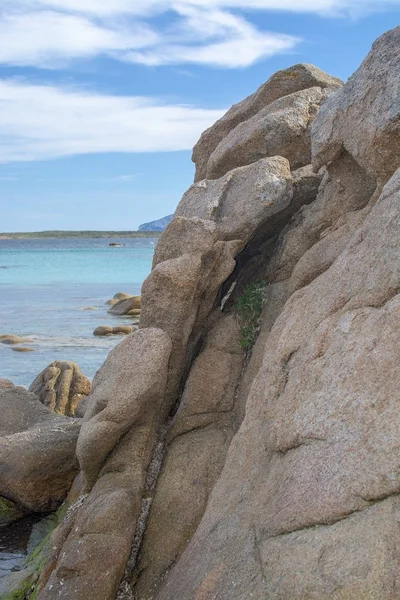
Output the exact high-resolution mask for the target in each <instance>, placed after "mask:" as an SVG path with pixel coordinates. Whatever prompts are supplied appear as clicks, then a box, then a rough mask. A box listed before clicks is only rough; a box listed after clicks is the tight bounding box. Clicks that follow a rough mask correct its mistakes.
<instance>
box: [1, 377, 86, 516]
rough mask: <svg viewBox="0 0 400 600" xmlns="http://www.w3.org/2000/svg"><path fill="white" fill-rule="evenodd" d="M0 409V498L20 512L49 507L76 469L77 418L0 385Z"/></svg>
mask: <svg viewBox="0 0 400 600" xmlns="http://www.w3.org/2000/svg"><path fill="white" fill-rule="evenodd" d="M0 412H1V415H2V418H1V422H0V436H1V437H0V497H3V498H6V499H7V500H10V501H12V502H13V503H14V504H15V505H16V506H17V507H18V508H19V509H20V510H21V511H22V512H24V513H29V512H48V511H51V510H54V509H55V508H57V506H58V505H59V504H60V502H61V501H62V500H63V499H64V498H65V496H66V494H67V492H68V490H69V488H70V487H71V483H72V481H73V479H74V477H75V475H76V474H77V472H78V461H77V459H76V456H75V447H76V441H77V438H78V434H79V430H80V422H79V421H77V420H76V419H69V418H66V417H59V416H56V415H54V414H53V413H52V412H50V410H49V409H47V408H46V407H45V406H43V404H41V403H40V401H39V400H38V398H37V397H36V396H35V395H34V394H31V393H29V392H27V391H26V390H24V389H23V388H21V387H14V388H11V389H0Z"/></svg>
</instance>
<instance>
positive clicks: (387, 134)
mask: <svg viewBox="0 0 400 600" xmlns="http://www.w3.org/2000/svg"><path fill="white" fill-rule="evenodd" d="M399 62H400V28H399V27H396V28H395V29H392V30H391V31H388V32H387V33H385V34H384V35H383V36H381V37H380V38H379V39H378V40H377V41H376V42H375V43H374V45H373V47H372V50H371V52H370V53H369V54H368V56H367V58H366V59H365V60H364V62H363V63H362V65H361V66H360V68H359V69H358V70H357V71H356V72H355V73H354V75H353V76H352V77H351V78H350V79H349V81H348V82H347V83H346V85H345V86H344V87H343V89H342V90H340V91H339V92H338V93H337V94H334V95H332V96H331V98H329V100H328V101H327V102H326V104H325V105H324V106H323V107H322V109H321V112H320V113H319V115H318V117H317V119H316V122H315V124H314V127H313V135H312V148H313V156H314V163H315V166H316V168H319V167H320V166H322V165H324V164H327V163H329V162H331V161H333V160H334V159H335V158H336V157H337V156H338V155H339V154H340V152H341V151H342V149H343V148H344V149H345V150H347V152H349V154H351V155H352V156H353V157H354V158H355V160H356V161H357V162H358V163H359V164H360V166H361V167H363V168H364V169H365V171H367V173H369V174H370V175H372V176H373V177H375V178H376V179H377V180H379V181H380V183H386V181H387V180H388V179H389V177H390V176H391V175H392V174H393V172H394V170H395V169H396V168H397V167H398V165H399V154H400V93H399V89H400V71H399V68H398V67H399Z"/></svg>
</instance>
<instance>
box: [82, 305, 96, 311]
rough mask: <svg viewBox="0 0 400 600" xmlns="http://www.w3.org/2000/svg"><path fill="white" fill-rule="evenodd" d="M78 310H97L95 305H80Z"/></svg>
mask: <svg viewBox="0 0 400 600" xmlns="http://www.w3.org/2000/svg"><path fill="white" fill-rule="evenodd" d="M78 310H97V307H96V306H82V307H80V308H78Z"/></svg>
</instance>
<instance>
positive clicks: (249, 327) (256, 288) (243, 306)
mask: <svg viewBox="0 0 400 600" xmlns="http://www.w3.org/2000/svg"><path fill="white" fill-rule="evenodd" d="M266 288H267V284H266V282H265V281H257V282H255V283H250V284H249V285H246V287H245V288H244V290H243V293H242V295H241V296H240V297H239V298H238V299H237V300H236V303H235V306H236V312H237V315H238V318H239V323H240V328H241V333H242V335H241V344H242V348H244V349H245V350H250V349H251V348H252V347H253V345H254V343H255V341H256V338H257V335H258V331H259V328H260V317H261V312H262V309H263V305H264V301H265V293H266Z"/></svg>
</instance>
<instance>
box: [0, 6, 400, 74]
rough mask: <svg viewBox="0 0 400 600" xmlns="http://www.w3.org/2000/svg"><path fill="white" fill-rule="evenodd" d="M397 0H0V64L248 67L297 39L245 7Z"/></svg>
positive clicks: (339, 9) (335, 9) (352, 9)
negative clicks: (260, 21)
mask: <svg viewBox="0 0 400 600" xmlns="http://www.w3.org/2000/svg"><path fill="white" fill-rule="evenodd" d="M399 6H400V0H379V2H378V1H377V0H246V2H244V1H243V0H2V9H1V12H0V62H3V63H5V64H11V65H32V66H39V67H42V68H43V67H45V68H58V67H60V66H63V65H64V64H65V63H66V62H67V61H69V60H71V59H78V58H91V57H93V56H98V55H108V56H112V57H113V58H114V59H116V60H121V61H130V62H136V63H140V64H144V65H167V64H185V63H186V64H187V63H192V64H193V63H197V64H202V65H207V66H214V67H224V68H235V67H236V68H237V67H247V66H249V65H251V64H253V63H254V62H256V61H257V60H260V59H263V58H266V57H270V56H272V55H274V54H278V53H282V52H287V51H290V50H291V49H293V48H294V47H295V46H296V44H297V43H298V41H299V40H298V39H296V38H295V37H292V36H288V35H284V34H282V33H276V32H268V31H265V30H261V29H260V28H257V27H256V26H255V25H254V24H252V22H251V21H250V20H249V18H248V16H247V13H248V11H260V12H266V11H283V12H285V11H286V12H299V13H315V14H320V15H322V16H348V15H351V16H355V15H361V14H363V13H368V12H371V11H383V10H386V9H389V8H391V7H399ZM166 13H168V14H169V15H170V16H172V17H173V18H172V19H163V20H162V21H161V22H162V23H163V25H161V24H160V23H161V22H160V21H159V20H157V19H154V18H153V17H156V16H158V15H163V16H165V15H166ZM254 14H255V13H254ZM171 23H173V25H171Z"/></svg>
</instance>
